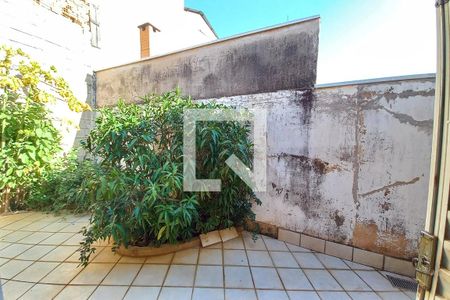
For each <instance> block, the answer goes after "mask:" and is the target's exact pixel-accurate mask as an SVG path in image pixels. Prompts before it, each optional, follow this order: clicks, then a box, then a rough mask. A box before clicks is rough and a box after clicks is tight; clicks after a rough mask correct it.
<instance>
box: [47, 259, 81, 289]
mask: <svg viewBox="0 0 450 300" xmlns="http://www.w3.org/2000/svg"><path fill="white" fill-rule="evenodd" d="M81 270H83V268H82V267H78V264H77V263H62V264H60V265H59V266H57V267H56V268H55V269H54V270H53V271H51V272H50V273H49V274H48V275H47V276H45V277H44V278H43V279H42V280H41V282H42V283H52V284H68V283H69V282H70V281H71V280H72V279H73V278H74V277H75V276H76V275H77V274H78V273H80V271H81Z"/></svg>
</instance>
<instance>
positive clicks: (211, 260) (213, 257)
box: [198, 249, 222, 265]
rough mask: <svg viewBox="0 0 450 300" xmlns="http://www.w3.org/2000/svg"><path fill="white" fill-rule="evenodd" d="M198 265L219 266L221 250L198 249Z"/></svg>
mask: <svg viewBox="0 0 450 300" xmlns="http://www.w3.org/2000/svg"><path fill="white" fill-rule="evenodd" d="M198 263H199V264H200V265H221V264H222V249H200V257H199V259H198Z"/></svg>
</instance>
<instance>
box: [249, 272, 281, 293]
mask: <svg viewBox="0 0 450 300" xmlns="http://www.w3.org/2000/svg"><path fill="white" fill-rule="evenodd" d="M251 270H252V276H253V281H254V282H255V287H256V288H257V289H282V288H283V285H282V284H281V280H280V277H278V274H277V270H276V269H275V268H261V267H252V268H251Z"/></svg>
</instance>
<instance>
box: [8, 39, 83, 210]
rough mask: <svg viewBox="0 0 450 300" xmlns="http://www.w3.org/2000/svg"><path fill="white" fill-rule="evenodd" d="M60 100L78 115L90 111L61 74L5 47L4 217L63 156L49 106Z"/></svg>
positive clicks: (21, 52)
mask: <svg viewBox="0 0 450 300" xmlns="http://www.w3.org/2000/svg"><path fill="white" fill-rule="evenodd" d="M56 96H58V97H60V99H62V100H64V101H66V102H67V104H68V106H69V108H70V109H71V110H73V111H77V112H81V111H84V110H88V109H90V108H89V106H88V105H87V104H85V103H82V102H80V101H78V100H77V99H76V98H75V96H74V95H73V93H72V91H71V90H70V89H69V86H68V84H67V83H66V81H64V79H63V78H61V77H58V76H57V72H56V69H55V68H54V67H50V69H49V70H46V69H44V68H42V67H41V66H40V64H39V63H38V62H36V61H34V60H32V59H30V57H29V56H28V55H26V54H25V53H24V52H23V51H22V50H20V49H17V50H15V49H12V48H9V47H6V46H0V196H1V199H2V201H1V205H0V210H1V211H7V210H9V209H10V203H11V202H12V201H11V200H13V201H16V202H21V201H23V200H24V199H25V196H26V193H27V188H28V186H29V185H30V184H32V183H33V182H35V181H36V180H38V179H39V178H40V176H41V174H42V173H43V172H46V171H48V170H49V169H50V168H51V167H52V164H53V162H54V160H55V158H56V157H57V155H58V153H59V152H60V151H61V148H60V140H61V139H60V135H59V132H58V131H57V129H56V128H55V127H54V126H53V123H52V120H51V117H50V112H49V110H48V108H47V105H46V104H47V103H49V102H52V101H54V100H55V97H56Z"/></svg>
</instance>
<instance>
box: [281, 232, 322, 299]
mask: <svg viewBox="0 0 450 300" xmlns="http://www.w3.org/2000/svg"><path fill="white" fill-rule="evenodd" d="M301 238H302V235H301V234H300V237H299V240H298V247H301V246H300V245H301ZM284 243H285V244H286V242H284ZM286 247H287V248H288V251H289V253H290V254H291V255H292V257H294V260H295V262H296V263H297V265H298V266H299V269H300V271H301V272H302V274H303V275H304V276H305V278H306V280H307V281H308V283H309V284H310V285H311V287H312V288H313V292H314V293H315V294H316V295H317V297H319V298H320V296H319V294H318V293H317V291H316V288H315V287H314V285H313V284H312V282H311V280H310V279H309V278H308V276H307V275H306V273H305V271H304V269H303V268H302V267H301V266H300V263H299V262H298V261H297V258H296V257H295V256H294V254H293V253H292V251H291V249H290V248H289V247H288V246H287V245H286ZM297 253H308V252H297ZM286 293H287V292H286ZM287 294H288V297H289V299H290V296H289V293H287Z"/></svg>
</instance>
